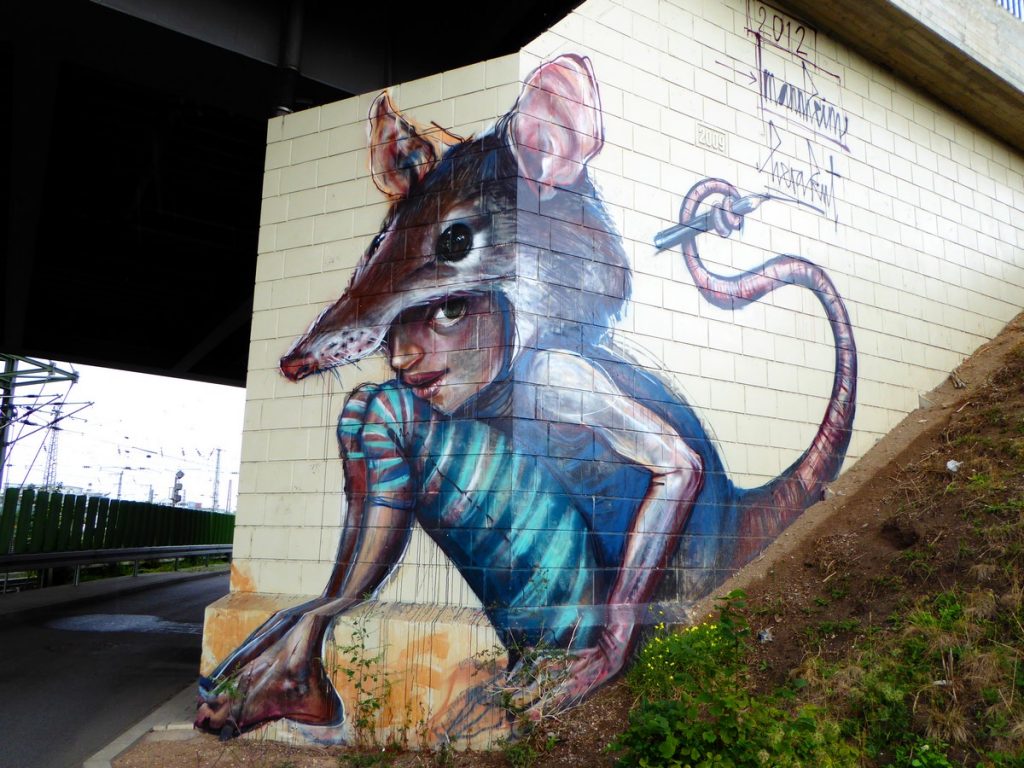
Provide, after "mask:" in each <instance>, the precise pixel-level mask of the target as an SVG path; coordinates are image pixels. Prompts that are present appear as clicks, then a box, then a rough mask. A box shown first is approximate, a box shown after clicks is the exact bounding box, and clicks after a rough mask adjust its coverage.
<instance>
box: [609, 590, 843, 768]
mask: <svg viewBox="0 0 1024 768" xmlns="http://www.w3.org/2000/svg"><path fill="white" fill-rule="evenodd" d="M745 608H746V595H744V593H743V592H741V591H739V590H737V591H735V592H732V593H730V594H729V595H728V596H727V597H725V598H723V600H722V604H721V606H720V609H719V617H718V620H717V621H716V622H706V623H703V624H698V625H696V626H693V627H690V628H689V629H686V630H683V631H682V632H677V633H664V627H659V634H658V635H657V636H655V638H654V639H653V640H652V641H651V642H650V643H648V644H647V646H645V647H644V649H643V650H642V651H641V652H640V656H639V659H638V660H637V663H636V665H635V666H634V669H633V671H632V672H631V673H630V675H629V678H628V680H629V683H630V685H631V686H632V687H633V689H634V690H635V691H636V692H637V693H638V694H639V695H640V696H641V698H642V699H643V700H642V701H641V703H640V705H639V706H638V707H637V708H635V709H634V710H633V712H632V713H631V714H630V722H629V727H628V728H627V729H626V731H625V732H624V733H622V734H621V735H620V736H619V737H618V738H617V739H616V740H615V741H614V742H613V744H612V746H611V749H612V750H614V751H617V752H620V753H621V755H620V764H621V765H622V766H638V767H640V768H655V766H671V767H675V766H679V768H682V766H692V768H710V766H762V765H763V766H774V767H776V768H789V767H791V766H792V767H793V768H796V767H797V766H807V768H810V766H815V767H816V768H818V767H821V768H828V767H830V766H835V767H837V768H838V767H840V766H843V767H845V766H854V765H856V761H855V759H854V756H855V752H854V750H853V749H852V748H850V747H849V746H847V745H846V744H845V743H844V742H843V741H842V739H841V737H840V732H839V728H838V726H837V725H836V724H835V723H833V722H831V721H829V720H828V718H827V717H826V716H825V715H824V713H823V711H822V710H819V709H816V708H813V707H803V708H800V709H798V710H796V711H795V712H789V711H787V710H785V709H783V708H782V707H781V706H779V705H778V704H777V703H776V700H775V699H773V698H771V697H767V696H755V695H752V694H750V693H749V692H748V691H747V679H746V678H747V667H746V663H745V660H746V654H747V650H748V646H747V644H748V637H749V635H750V628H749V626H748V624H747V621H746V617H745V615H744V611H745Z"/></svg>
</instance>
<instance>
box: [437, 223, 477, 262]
mask: <svg viewBox="0 0 1024 768" xmlns="http://www.w3.org/2000/svg"><path fill="white" fill-rule="evenodd" d="M472 247H473V230H471V229H470V228H469V227H467V226H466V225H465V224H452V225H451V226H450V227H448V229H446V230H445V231H444V232H442V233H441V236H440V237H439V238H437V260H438V261H462V259H464V258H466V256H467V255H468V254H469V249H470V248H472Z"/></svg>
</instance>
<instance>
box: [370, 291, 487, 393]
mask: <svg viewBox="0 0 1024 768" xmlns="http://www.w3.org/2000/svg"><path fill="white" fill-rule="evenodd" d="M503 331H504V316H503V315H502V313H501V311H500V310H499V309H498V308H497V306H496V305H495V298H494V297H493V296H492V295H491V294H468V295H453V296H450V297H448V298H447V299H444V300H441V301H436V302H433V303H431V304H427V305H424V306H419V307H413V308H411V309H408V310H406V311H405V312H403V313H402V314H401V315H399V316H398V319H397V320H396V321H395V323H394V325H392V327H391V332H390V334H389V336H388V349H389V352H390V355H391V367H392V368H394V369H395V373H397V374H398V376H399V377H400V378H401V380H402V382H403V383H404V384H406V385H407V386H409V387H411V388H412V391H413V393H414V394H415V395H416V396H417V397H421V398H423V399H424V400H427V401H428V402H430V404H431V405H433V406H434V407H435V408H437V409H438V410H440V411H443V412H444V413H452V412H453V411H455V410H456V409H457V408H459V406H461V405H462V404H463V403H465V402H466V401H467V400H469V398H471V397H472V396H473V395H475V394H476V393H477V392H479V391H480V390H481V389H483V388H484V387H486V386H487V385H488V384H490V383H491V382H492V381H494V379H495V377H496V376H497V375H498V373H499V372H500V370H501V365H502V361H503V359H504V354H505V350H504V349H503V347H502V345H503V342H504V339H503Z"/></svg>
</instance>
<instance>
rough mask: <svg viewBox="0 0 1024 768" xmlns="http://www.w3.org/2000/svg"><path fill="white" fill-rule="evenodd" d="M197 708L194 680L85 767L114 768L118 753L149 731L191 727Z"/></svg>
mask: <svg viewBox="0 0 1024 768" xmlns="http://www.w3.org/2000/svg"><path fill="white" fill-rule="evenodd" d="M195 709H196V684H195V683H193V684H192V685H190V686H189V687H188V688H186V689H185V690H183V691H181V692H180V693H178V694H177V695H175V696H174V697H173V698H172V699H170V700H168V701H167V702H165V703H164V704H163V705H161V706H160V707H158V708H157V709H156V710H154V711H153V712H151V713H150V714H149V715H147V716H146V717H144V718H142V719H141V720H139V722H137V723H136V724H135V725H133V726H132V727H131V728H129V729H128V730H127V731H125V732H124V733H122V734H121V735H120V736H118V737H117V738H116V739H114V740H113V741H112V742H110V743H109V744H108V745H107V746H105V747H104V748H103V749H101V750H100V751H99V752H97V753H96V754H95V755H93V756H92V757H90V758H89V759H88V760H86V761H85V762H84V763H82V768H111V762H112V761H113V760H114V759H115V758H116V757H117V756H118V755H120V754H121V753H122V752H124V751H125V750H126V749H129V748H130V747H132V746H133V745H134V744H135V743H136V742H137V741H139V739H141V738H142V737H143V736H145V735H146V734H148V733H149V732H150V731H153V730H179V729H181V730H184V729H186V728H188V729H191V727H192V715H193V714H194V713H195Z"/></svg>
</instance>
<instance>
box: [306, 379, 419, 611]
mask: <svg viewBox="0 0 1024 768" xmlns="http://www.w3.org/2000/svg"><path fill="white" fill-rule="evenodd" d="M402 405H403V400H402V399H401V398H400V397H398V395H397V393H396V391H395V390H378V389H377V388H376V387H372V386H365V387H361V388H359V389H357V390H356V391H355V392H353V393H352V395H351V396H350V397H349V399H348V400H347V401H346V403H345V408H344V410H343V411H342V415H341V421H340V423H339V424H338V443H339V445H340V448H341V454H342V459H343V461H344V464H345V497H346V500H347V502H348V503H347V511H346V514H345V523H344V527H343V528H342V532H341V540H340V542H339V544H338V556H337V559H336V561H335V566H334V571H333V572H332V573H331V577H330V579H329V580H328V582H327V586H326V587H325V588H324V595H323V596H324V597H325V598H331V599H334V600H339V601H341V602H342V603H343V604H354V603H356V602H358V601H360V600H362V599H363V598H364V597H366V596H367V595H368V594H370V593H373V592H375V591H376V590H377V589H379V588H380V586H381V585H382V584H383V583H384V581H385V580H386V579H387V577H388V576H389V575H390V573H391V572H392V571H393V570H394V568H395V566H396V565H397V564H398V561H399V560H400V559H401V556H402V553H403V552H404V551H405V547H406V545H407V544H408V542H409V538H410V536H411V535H412V524H413V505H414V502H415V498H414V492H413V478H412V469H411V467H410V464H409V461H408V459H407V458H406V452H407V446H406V443H407V436H406V434H405V429H406V428H407V426H408V424H409V423H410V421H411V415H409V414H405V413H403V408H402ZM346 607H347V605H346ZM335 613H337V611H335Z"/></svg>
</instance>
